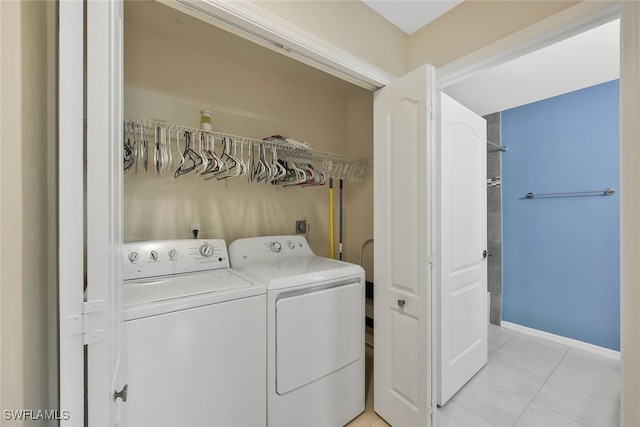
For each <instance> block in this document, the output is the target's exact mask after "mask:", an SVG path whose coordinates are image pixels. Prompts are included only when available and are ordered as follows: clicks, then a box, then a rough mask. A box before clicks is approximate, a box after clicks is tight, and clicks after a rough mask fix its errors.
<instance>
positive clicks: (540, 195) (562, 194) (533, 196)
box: [527, 188, 616, 199]
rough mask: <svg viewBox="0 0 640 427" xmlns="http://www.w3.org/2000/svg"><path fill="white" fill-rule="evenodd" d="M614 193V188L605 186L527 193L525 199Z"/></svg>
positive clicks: (609, 194)
mask: <svg viewBox="0 0 640 427" xmlns="http://www.w3.org/2000/svg"><path fill="white" fill-rule="evenodd" d="M615 193H616V190H615V189H614V188H605V189H604V190H593V191H571V192H568V193H527V199H533V198H535V197H547V196H552V197H553V196H558V197H560V196H575V195H590V194H592V195H604V196H613V195H614V194H615Z"/></svg>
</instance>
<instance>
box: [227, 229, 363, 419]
mask: <svg viewBox="0 0 640 427" xmlns="http://www.w3.org/2000/svg"><path fill="white" fill-rule="evenodd" d="M229 256H230V257H231V265H232V266H233V268H234V269H235V270H238V271H240V272H242V273H245V274H247V275H248V276H250V277H251V278H252V280H254V281H255V282H256V283H260V284H262V285H264V286H266V288H267V425H268V426H272V427H294V426H295V427H302V426H322V427H339V426H342V425H344V424H346V423H348V422H349V421H351V420H352V419H353V418H355V417H356V416H358V415H359V414H360V413H362V412H363V411H364V407H365V393H364V369H365V367H364V360H365V355H364V295H365V279H364V270H363V269H362V268H361V267H360V266H358V265H354V264H349V263H346V262H342V261H335V260H332V259H328V258H322V257H318V256H316V255H315V254H314V253H313V252H312V251H311V248H310V247H309V244H308V243H307V240H306V239H305V238H304V237H303V236H268V237H256V238H248V239H240V240H236V241H235V242H233V243H232V244H231V245H229Z"/></svg>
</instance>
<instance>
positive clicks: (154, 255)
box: [149, 251, 158, 261]
mask: <svg viewBox="0 0 640 427" xmlns="http://www.w3.org/2000/svg"><path fill="white" fill-rule="evenodd" d="M149 259H150V260H151V261H157V260H158V251H151V252H149Z"/></svg>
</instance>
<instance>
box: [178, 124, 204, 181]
mask: <svg viewBox="0 0 640 427" xmlns="http://www.w3.org/2000/svg"><path fill="white" fill-rule="evenodd" d="M192 136H193V134H192V133H191V132H188V131H186V132H185V133H184V137H185V149H184V153H183V155H182V157H183V159H184V161H183V163H182V164H181V165H180V166H179V167H178V169H176V172H175V174H174V177H175V178H178V177H180V176H182V175H184V174H186V173H189V172H191V171H192V170H194V169H195V168H197V167H198V166H200V165H201V164H202V157H200V156H199V155H198V153H196V152H195V151H193V149H192V148H191V138H192ZM189 162H191V165H190V166H187V164H188V163H189Z"/></svg>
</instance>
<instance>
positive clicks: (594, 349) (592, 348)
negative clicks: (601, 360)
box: [500, 320, 620, 360]
mask: <svg viewBox="0 0 640 427" xmlns="http://www.w3.org/2000/svg"><path fill="white" fill-rule="evenodd" d="M500 326H502V327H504V328H507V329H511V330H512V331H516V332H522V333H523V334H527V335H532V336H534V337H538V338H544V339H546V340H549V341H553V342H557V343H559V344H564V345H568V346H569V347H573V348H577V349H580V350H585V351H588V352H591V353H595V354H599V355H600V356H604V357H608V358H609V359H613V360H620V352H619V351H615V350H611V349H609V348H605V347H600V346H597V345H593V344H589V343H586V342H583V341H578V340H574V339H572V338H567V337H563V336H560V335H554V334H550V333H549V332H544V331H540V330H538V329H533V328H528V327H526V326H522V325H518V324H516V323H511V322H505V321H504V320H503V321H502V322H500Z"/></svg>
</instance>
